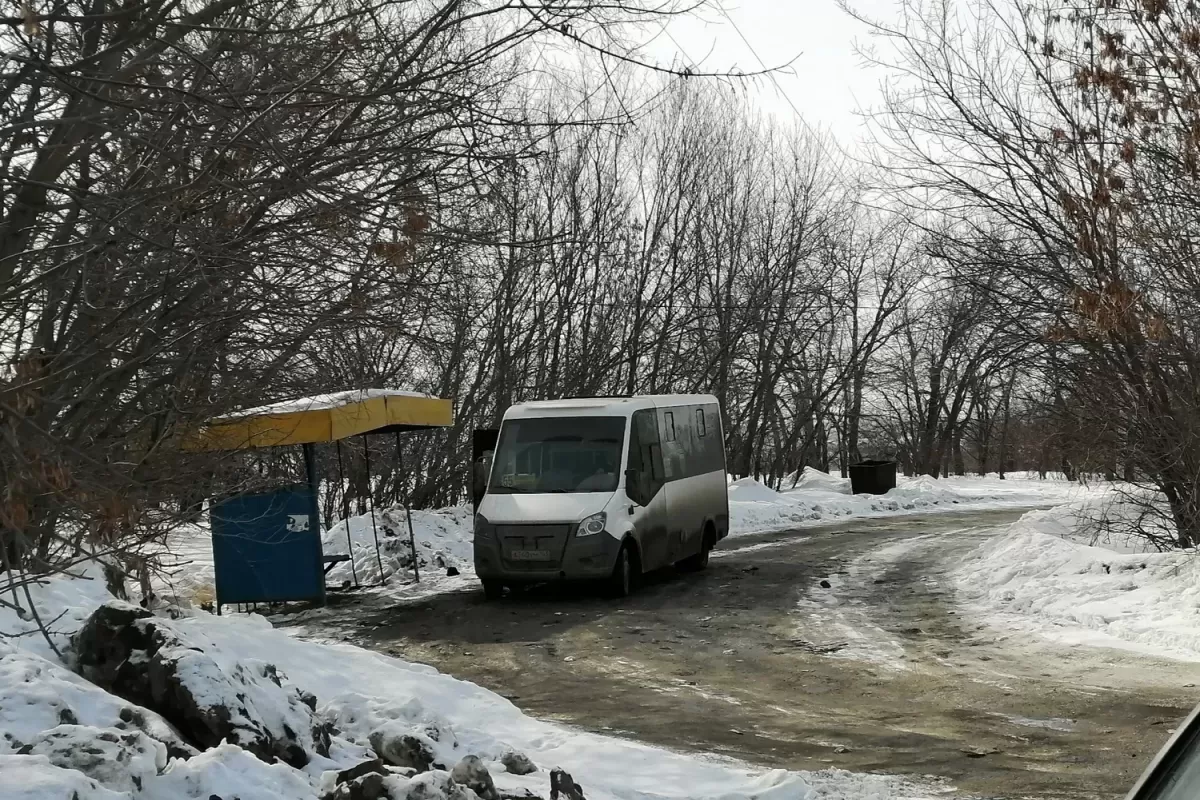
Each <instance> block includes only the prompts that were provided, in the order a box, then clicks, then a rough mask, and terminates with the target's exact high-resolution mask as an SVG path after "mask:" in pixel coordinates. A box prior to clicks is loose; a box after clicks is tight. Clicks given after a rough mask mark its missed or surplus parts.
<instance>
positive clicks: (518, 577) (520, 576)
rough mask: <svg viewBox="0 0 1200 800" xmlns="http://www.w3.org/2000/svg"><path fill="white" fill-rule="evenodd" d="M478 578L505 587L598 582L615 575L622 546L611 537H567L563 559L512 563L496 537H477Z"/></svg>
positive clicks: (476, 567) (603, 535) (476, 564)
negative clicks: (501, 583)
mask: <svg viewBox="0 0 1200 800" xmlns="http://www.w3.org/2000/svg"><path fill="white" fill-rule="evenodd" d="M474 545H475V574H476V575H478V576H479V577H480V578H481V579H487V580H501V581H504V582H505V583H543V582H546V581H558V580H567V581H574V580H596V579H599V578H607V577H608V576H609V575H611V574H612V571H613V567H614V566H616V563H617V553H618V552H620V549H621V542H620V541H619V540H617V539H616V538H614V537H613V536H611V535H609V534H608V533H597V534H595V535H593V536H579V537H577V536H575V535H574V534H573V533H572V534H571V535H570V536H568V537H567V540H566V544H565V546H564V547H563V553H562V556H561V558H557V559H555V560H554V561H537V562H527V561H511V560H509V559H507V558H505V557H504V553H503V552H502V548H501V547H500V543H499V542H498V541H496V539H495V538H494V537H493V536H490V535H487V534H484V535H481V534H480V533H478V532H476V534H475V541H474Z"/></svg>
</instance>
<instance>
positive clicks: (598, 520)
mask: <svg viewBox="0 0 1200 800" xmlns="http://www.w3.org/2000/svg"><path fill="white" fill-rule="evenodd" d="M607 520H608V515H607V514H605V513H604V512H603V511H601V512H600V513H599V514H592V515H591V516H590V517H588V518H587V519H585V520H584V521H583V522H580V523H579V527H577V528H576V529H575V535H576V536H595V535H596V534H597V533H604V523H605V522H606V521H607Z"/></svg>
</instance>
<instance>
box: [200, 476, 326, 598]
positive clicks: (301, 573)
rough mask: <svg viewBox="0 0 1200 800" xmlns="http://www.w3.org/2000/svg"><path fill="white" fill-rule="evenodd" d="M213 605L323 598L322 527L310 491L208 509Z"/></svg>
mask: <svg viewBox="0 0 1200 800" xmlns="http://www.w3.org/2000/svg"><path fill="white" fill-rule="evenodd" d="M210 518H211V520H212V534H213V536H212V542H213V565H214V567H215V571H216V584H217V587H216V588H217V604H218V605H222V604H229V603H263V602H269V601H282V600H320V601H324V599H325V573H324V570H323V568H322V567H323V565H322V562H321V527H320V526H321V523H320V517H319V516H318V515H317V496H316V493H315V492H313V490H312V488H311V487H308V486H290V487H287V488H284V489H278V490H275V491H272V492H263V493H260V494H243V495H238V496H236V497H231V498H229V499H228V500H225V501H223V502H221V503H219V504H217V505H214V506H213V507H212V511H211V513H210Z"/></svg>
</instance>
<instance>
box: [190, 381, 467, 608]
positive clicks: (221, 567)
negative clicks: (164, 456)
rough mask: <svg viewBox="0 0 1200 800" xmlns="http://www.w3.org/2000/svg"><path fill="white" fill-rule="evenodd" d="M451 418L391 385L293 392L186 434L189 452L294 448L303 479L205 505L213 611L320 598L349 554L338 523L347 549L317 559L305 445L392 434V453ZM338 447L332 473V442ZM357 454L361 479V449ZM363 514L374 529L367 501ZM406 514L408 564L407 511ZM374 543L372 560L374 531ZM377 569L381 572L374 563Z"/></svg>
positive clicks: (439, 404) (314, 487)
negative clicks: (328, 577) (412, 435)
mask: <svg viewBox="0 0 1200 800" xmlns="http://www.w3.org/2000/svg"><path fill="white" fill-rule="evenodd" d="M453 424H454V410H453V407H452V404H451V402H450V401H449V400H445V399H442V398H438V397H431V396H429V395H423V394H416V393H413V392H403V391H396V390H391V389H362V390H353V391H346V392H336V393H333V394H323V395H315V396H312V397H302V398H298V399H295V400H288V401H284V402H280V403H273V404H271V405H266V406H261V407H259V408H252V409H248V410H245V411H238V412H235V413H232V414H226V415H224V416H220V417H214V418H213V419H211V420H209V421H208V422H207V423H206V424H205V425H204V426H203V427H201V428H200V429H199V430H197V431H195V432H194V433H193V434H191V435H189V436H188V437H186V438H185V440H184V442H183V448H184V449H185V450H189V451H192V452H212V451H225V452H238V451H246V450H252V449H255V448H263V447H286V446H295V445H299V446H300V447H301V449H302V451H303V454H304V480H303V482H300V483H295V484H292V485H287V486H284V487H282V488H277V489H273V490H269V491H263V492H250V493H244V494H238V495H234V496H232V497H228V498H225V499H223V500H221V501H219V502H214V503H213V504H212V505H211V506H210V509H209V515H210V521H211V525H212V546H213V566H214V571H215V576H216V587H215V588H216V607H217V612H218V613H220V609H221V606H222V605H231V604H239V605H240V604H255V603H270V602H284V601H292V600H308V601H316V602H318V603H322V604H323V603H324V602H325V574H326V573H327V572H328V570H329V569H330V568H331V567H332V566H333V565H335V564H337V563H339V562H340V561H345V560H347V559H349V558H352V557H353V544H352V542H350V541H349V536H350V533H349V525H348V524H347V552H349V553H350V554H351V555H348V556H340V555H335V556H327V555H325V554H324V552H323V549H322V545H321V515H320V509H319V505H318V504H319V501H318V498H319V491H318V490H319V488H320V486H319V478H318V475H317V460H316V458H317V457H316V450H315V447H314V445H316V444H320V443H334V444H337V443H339V442H341V441H342V440H343V439H347V438H349V437H352V436H362V437H363V443H364V447H366V445H367V439H366V437H368V436H373V435H379V434H394V435H395V436H396V437H397V440H396V447H397V457H399V446H400V442H399V436H400V435H401V434H402V433H405V432H409V431H419V430H428V429H430V428H444V427H449V426H450V425H453ZM338 448H339V450H338V453H339V457H338V470H339V479H341V478H342V476H341V455H340V453H341V451H340V445H338ZM364 452H365V453H366V464H365V468H366V471H367V474H368V479H369V475H370V469H371V466H370V450H369V449H365V450H364ZM369 496H370V492H369V491H368V497H369ZM406 512H407V508H406ZM370 513H371V521H372V526H374V522H375V511H374V507H373V504H372V508H371V511H370ZM406 516H407V517H408V529H409V545H410V547H411V548H412V554H413V567H414V570H415V569H416V546H415V542H414V541H413V531H412V516H411V513H408V514H406ZM373 529H374V528H373ZM375 547H376V557H377V558H378V550H379V541H378V536H377V535H376V540H375ZM380 573H381V576H382V565H381V569H380Z"/></svg>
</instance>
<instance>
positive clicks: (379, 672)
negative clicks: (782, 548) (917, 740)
mask: <svg viewBox="0 0 1200 800" xmlns="http://www.w3.org/2000/svg"><path fill="white" fill-rule="evenodd" d="M89 578H90V579H89ZM94 578H95V576H94V575H92V574H89V575H88V576H87V577H85V578H69V577H56V578H52V579H50V580H48V581H45V582H44V583H43V584H42V585H40V586H34V587H32V589H31V590H32V592H33V594H34V597H35V601H36V604H37V608H38V610H39V612H40V614H41V616H42V618H43V619H47V620H51V619H53V620H55V623H54V624H53V625H52V630H53V633H52V635H51V637H50V641H49V642H47V641H46V640H45V639H44V638H42V637H41V636H40V635H39V634H37V633H36V626H34V625H33V623H32V621H31V620H30V619H25V618H22V617H21V616H20V615H18V614H17V613H15V612H14V611H12V610H11V609H10V608H8V607H2V608H0V630H2V631H4V632H5V633H11V634H16V636H14V637H6V638H4V639H3V640H0V785H2V786H4V787H5V791H4V796H5V797H6V798H14V799H16V798H21V800H35V798H36V800H49V799H50V798H66V797H71V798H75V800H117V798H120V799H121V800H168V799H170V800H177V799H180V798H188V799H191V798H195V799H196V800H207V798H211V797H212V796H214V795H215V796H218V797H222V798H233V797H236V798H238V799H239V800H268V798H269V799H270V800H276V798H289V800H354V799H355V798H391V800H417V798H421V800H480V799H482V800H499V798H500V797H501V796H508V797H514V796H515V797H546V796H548V794H549V788H550V784H551V780H552V774H551V772H550V770H551V769H553V768H556V767H561V768H563V769H565V770H566V771H567V772H568V773H570V776H571V778H572V779H573V780H574V781H575V782H577V783H578V784H580V785H581V786H583V787H584V791H585V792H586V794H587V797H588V798H590V799H591V800H607V799H608V798H642V799H644V798H650V797H653V798H656V800H672V798H678V800H685V799H686V798H706V797H711V798H723V799H724V800H740V799H743V798H744V799H745V800H750V798H757V800H784V799H785V798H786V799H787V800H795V799H796V798H801V799H804V800H817V799H818V798H830V799H831V800H832V799H833V798H839V799H845V800H850V799H851V798H853V799H854V800H858V799H860V798H864V799H865V798H880V800H883V799H884V798H899V797H921V796H930V795H929V793H928V792H927V791H925V790H923V789H922V788H920V787H917V786H914V785H912V784H910V783H908V782H906V781H903V780H900V779H897V778H891V777H886V776H877V775H858V774H852V773H846V772H841V771H835V770H822V771H820V772H815V773H799V772H790V771H785V770H765V771H764V770H761V769H751V768H749V767H746V766H743V765H740V764H737V763H734V762H732V761H728V760H716V759H699V758H694V757H690V756H685V755H681V754H677V753H672V752H668V751H664V750H660V749H657V748H653V747H649V746H645V745H641V744H638V743H635V742H629V741H624V740H617V739H610V738H606V737H603V736H599V735H595V734H591V733H585V732H581V731H577V730H572V729H567V728H563V727H560V726H558V725H555V724H552V723H547V722H540V721H537V720H534V719H531V718H529V717H527V716H525V715H524V714H523V713H522V712H521V711H520V710H519V709H518V708H516V706H514V705H513V704H512V703H510V702H509V701H508V700H505V699H504V698H502V697H500V696H498V695H496V694H493V693H492V692H489V691H487V690H486V689H483V688H481V687H479V686H476V685H474V684H471V683H467V682H464V681H460V680H457V679H455V678H453V677H450V676H448V675H444V674H441V673H439V672H437V671H436V670H435V669H433V668H431V667H428V666H423V665H419V664H412V663H407V662H405V661H402V660H399V659H396V658H391V657H388V656H384V655H381V654H378V653H374V652H369V651H365V650H362V649H359V648H356V647H353V646H349V645H342V644H339V645H332V644H321V643H316V642H308V641H303V640H301V639H298V638H293V637H291V636H289V635H287V634H285V633H282V632H280V631H276V630H274V629H273V628H272V627H271V625H270V624H269V623H268V622H267V621H266V620H264V619H263V618H261V617H258V616H255V615H229V616H225V617H221V618H218V617H215V616H213V615H210V614H208V613H205V612H197V611H180V610H175V611H173V613H172V617H171V618H168V617H163V616H154V615H152V614H150V613H149V612H147V611H145V610H143V609H141V608H139V607H137V606H134V605H131V604H128V603H123V602H120V601H114V600H113V599H112V598H110V597H108V596H107V594H106V592H105V589H104V585H103V582H102V581H99V580H95V579H94ZM80 624H82V626H83V629H82V631H81V632H78V633H77V634H76V626H77V625H80ZM73 634H76V635H73ZM56 651H57V653H56ZM58 654H61V657H60V655H58ZM69 665H70V666H69ZM72 667H73V668H74V669H75V670H79V671H80V672H81V673H82V674H83V675H86V676H87V677H88V678H90V679H91V680H87V679H85V678H84V677H81V674H77V673H76V672H75V671H73V669H72ZM101 684H103V685H105V686H109V687H111V688H112V691H111V692H110V691H108V690H106V689H105V688H102V685H101ZM118 692H119V694H120V695H121V696H118ZM135 697H136V700H135V699H134V698H135ZM139 701H140V702H139ZM150 705H153V706H154V708H151V707H149V706H150ZM229 726H237V727H238V729H239V734H238V735H236V736H234V735H225V733H224V732H225V731H226V730H227V729H228V728H229ZM310 729H311V732H312V735H310ZM243 734H244V735H243ZM218 736H219V737H221V738H216V737H218ZM285 738H286V739H288V740H289V741H290V743H289V742H284V741H282V740H283V739H285ZM222 739H223V741H222ZM234 739H237V740H238V741H239V742H241V743H242V745H243V746H239V744H235V743H234V742H233V740H234ZM250 739H254V740H255V741H256V742H257V744H258V745H260V746H259V747H257V748H252V747H251V746H250V745H249V740H250ZM318 739H319V740H320V741H318ZM297 743H298V745H299V746H298V747H293V746H292V745H296V744H297ZM282 745H287V746H282ZM614 765H619V768H617V767H616V766H614ZM559 780H563V779H562V778H559Z"/></svg>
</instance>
